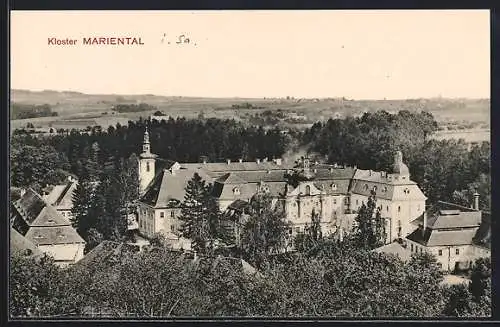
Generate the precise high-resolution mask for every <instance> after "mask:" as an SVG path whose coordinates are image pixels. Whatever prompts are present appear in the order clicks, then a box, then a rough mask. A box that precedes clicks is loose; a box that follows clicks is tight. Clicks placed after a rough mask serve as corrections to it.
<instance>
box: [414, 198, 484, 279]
mask: <svg viewBox="0 0 500 327" xmlns="http://www.w3.org/2000/svg"><path fill="white" fill-rule="evenodd" d="M478 196H479V195H478V194H476V196H475V197H478ZM475 203H476V207H475V208H467V207H464V206H460V205H457V204H453V203H447V202H442V201H440V202H438V203H437V204H436V205H435V206H432V207H431V208H429V209H427V210H426V211H425V212H424V214H422V215H421V216H420V217H419V218H417V219H416V220H414V221H413V222H412V223H413V224H415V225H416V226H418V227H417V229H416V230H415V231H414V232H413V233H411V234H410V235H408V237H407V238H406V240H407V249H409V251H410V252H412V253H415V252H423V251H427V252H429V253H431V254H433V255H434V256H435V257H436V258H437V260H438V264H439V265H440V266H441V267H442V269H443V270H447V271H454V270H461V269H468V268H470V267H471V266H472V264H473V263H474V261H475V260H476V259H478V258H483V257H490V256H491V250H490V235H491V227H490V214H489V213H487V212H481V211H480V210H478V208H477V203H478V201H475Z"/></svg>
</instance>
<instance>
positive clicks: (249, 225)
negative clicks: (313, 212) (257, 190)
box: [241, 194, 289, 266]
mask: <svg viewBox="0 0 500 327" xmlns="http://www.w3.org/2000/svg"><path fill="white" fill-rule="evenodd" d="M249 211H250V212H249V217H248V218H247V220H246V221H245V222H244V223H243V228H242V232H241V247H242V250H243V252H244V253H245V257H246V259H247V260H249V261H250V262H252V263H254V264H256V265H257V266H259V265H261V264H262V263H263V262H264V261H266V260H267V259H268V257H269V255H270V254H272V253H281V252H283V251H284V250H285V248H286V237H287V235H288V229H289V223H288V222H286V220H285V217H284V213H283V211H282V210H281V209H279V208H277V207H276V208H275V207H273V204H272V198H271V196H270V195H269V194H256V195H254V197H253V198H252V200H251V201H250V207H249Z"/></svg>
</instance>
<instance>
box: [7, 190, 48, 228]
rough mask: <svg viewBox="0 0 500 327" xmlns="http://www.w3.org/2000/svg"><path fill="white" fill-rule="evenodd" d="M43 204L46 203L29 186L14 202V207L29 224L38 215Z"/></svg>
mask: <svg viewBox="0 0 500 327" xmlns="http://www.w3.org/2000/svg"><path fill="white" fill-rule="evenodd" d="M45 206H46V203H45V202H44V201H43V199H42V198H41V197H40V196H39V195H38V194H37V193H36V192H35V191H33V190H32V189H31V188H30V189H28V190H26V192H25V193H24V194H23V196H21V198H20V199H19V200H17V201H16V202H14V207H15V208H16V210H17V211H18V213H19V214H20V215H21V217H22V218H23V219H24V220H25V221H26V222H27V223H28V224H31V223H32V222H33V221H34V220H35V219H36V218H37V217H38V215H39V214H40V212H41V211H42V209H43V208H44V207H45Z"/></svg>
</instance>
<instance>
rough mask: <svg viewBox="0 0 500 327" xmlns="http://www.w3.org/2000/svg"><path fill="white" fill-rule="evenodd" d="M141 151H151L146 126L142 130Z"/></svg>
mask: <svg viewBox="0 0 500 327" xmlns="http://www.w3.org/2000/svg"><path fill="white" fill-rule="evenodd" d="M142 153H151V144H150V143H149V131H148V127H147V126H146V129H145V130H144V141H143V142H142Z"/></svg>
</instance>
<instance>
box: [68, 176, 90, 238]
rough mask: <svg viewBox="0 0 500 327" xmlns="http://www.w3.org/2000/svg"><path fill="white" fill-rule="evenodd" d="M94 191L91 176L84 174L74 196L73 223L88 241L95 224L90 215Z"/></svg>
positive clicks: (80, 177)
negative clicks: (87, 237)
mask: <svg viewBox="0 0 500 327" xmlns="http://www.w3.org/2000/svg"><path fill="white" fill-rule="evenodd" d="M93 189H94V187H93V185H92V183H91V181H90V176H89V175H88V173H86V171H84V172H82V174H81V175H80V176H79V177H78V184H77V185H76V189H75V191H74V192H73V195H72V200H73V207H72V208H71V213H72V217H71V223H72V225H73V227H75V228H76V230H77V231H78V233H79V234H80V235H82V237H83V238H84V239H86V236H87V233H88V231H89V229H90V228H91V227H93V225H94V224H95V221H94V219H93V217H91V216H90V215H89V214H90V207H91V204H92V199H93V194H94V192H93Z"/></svg>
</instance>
